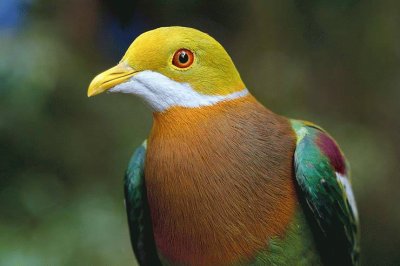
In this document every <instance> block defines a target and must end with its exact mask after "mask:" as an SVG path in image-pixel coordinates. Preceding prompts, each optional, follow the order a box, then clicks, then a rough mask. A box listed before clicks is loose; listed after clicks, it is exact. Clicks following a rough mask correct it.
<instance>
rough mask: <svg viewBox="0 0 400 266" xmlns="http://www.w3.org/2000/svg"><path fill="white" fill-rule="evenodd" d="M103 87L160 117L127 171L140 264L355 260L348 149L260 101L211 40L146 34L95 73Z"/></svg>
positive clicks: (174, 32) (96, 84)
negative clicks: (138, 100)
mask: <svg viewBox="0 0 400 266" xmlns="http://www.w3.org/2000/svg"><path fill="white" fill-rule="evenodd" d="M266 89H268V88H266ZM102 92H111V93H125V94H133V95H135V96H137V97H139V98H141V99H142V100H143V101H144V102H145V104H147V105H148V107H149V109H150V110H151V112H152V114H153V124H152V128H151V130H150V133H149V136H148V137H147V138H146V140H145V141H144V142H143V143H142V144H141V145H140V146H139V147H138V148H137V149H136V150H135V151H134V153H133V155H132V157H131V159H130V162H129V165H128V169H127V171H126V174H125V179H124V192H125V203H126V204H125V205H126V211H127V218H128V225H129V229H130V239H131V244H132V247H133V251H134V254H135V256H136V259H137V261H138V263H139V264H140V265H151V266H153V265H190V266H191V265H359V263H360V259H359V257H360V246H359V241H360V240H359V239H360V237H359V235H360V234H359V218H358V211H357V206H356V202H355V198H354V195H353V191H352V186H351V180H350V171H349V164H348V161H347V160H346V158H345V157H344V154H343V152H342V151H341V149H340V147H339V146H338V144H337V143H336V141H335V140H334V139H333V138H332V137H331V136H330V135H329V133H327V132H326V131H325V130H324V129H322V128H321V127H319V126H317V125H315V124H313V123H311V122H307V121H305V120H296V119H290V118H286V117H284V116H281V115H278V114H275V113H274V112H272V111H271V110H269V109H268V108H267V107H265V106H264V105H263V104H261V103H260V102H259V101H258V100H257V99H256V98H255V97H254V96H253V95H252V94H251V93H250V92H249V90H248V88H247V87H246V86H245V84H244V82H243V81H242V78H241V76H240V74H239V72H238V70H237V69H236V67H235V65H234V63H233V61H232V59H231V57H230V56H229V54H228V53H227V52H226V50H225V49H224V48H223V46H222V45H221V44H220V43H219V42H218V41H216V40H215V39H214V38H213V37H211V36H210V35H208V34H206V33H204V32H202V31H199V30H197V29H193V28H188V27H181V26H171V27H161V28H156V29H153V30H150V31H147V32H145V33H142V34H141V35H140V36H138V37H137V38H136V39H135V40H134V41H133V43H132V44H131V45H130V46H129V48H128V50H127V51H126V53H125V55H124V56H123V58H122V59H121V61H120V62H119V63H118V64H117V65H116V66H114V67H112V68H110V69H109V70H106V71H104V72H102V73H100V74H99V75H97V76H96V77H95V78H94V79H93V80H92V81H91V83H90V85H89V88H88V91H87V94H88V96H89V97H90V96H94V95H97V94H100V93H102Z"/></svg>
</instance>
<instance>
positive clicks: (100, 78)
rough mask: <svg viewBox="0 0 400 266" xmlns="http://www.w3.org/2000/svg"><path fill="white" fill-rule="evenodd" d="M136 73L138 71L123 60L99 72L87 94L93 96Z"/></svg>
mask: <svg viewBox="0 0 400 266" xmlns="http://www.w3.org/2000/svg"><path fill="white" fill-rule="evenodd" d="M135 73H137V71H135V70H134V69H133V68H131V67H130V66H129V65H128V64H127V63H125V62H121V63H119V64H118V65H116V66H115V67H112V68H110V69H108V70H106V71H104V72H102V73H100V74H98V75H97V76H96V77H95V78H94V79H93V80H92V82H91V83H90V85H89V88H88V91H87V95H88V97H91V96H94V95H97V94H100V93H102V92H104V91H107V90H109V89H111V88H113V87H115V86H116V85H118V84H121V83H123V82H125V81H127V80H128V79H129V78H130V77H132V76H133V75H135Z"/></svg>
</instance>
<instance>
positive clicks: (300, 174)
mask: <svg viewBox="0 0 400 266" xmlns="http://www.w3.org/2000/svg"><path fill="white" fill-rule="evenodd" d="M292 126H293V129H294V130H295V132H296V134H297V147H296V151H295V157H294V165H295V171H296V180H297V184H298V188H299V195H300V200H301V201H302V203H303V204H304V206H307V207H306V208H305V209H306V215H307V217H308V220H309V222H310V224H311V225H312V228H313V233H314V236H315V238H316V240H317V243H318V244H317V245H318V247H319V248H320V252H321V256H322V259H323V261H324V263H325V264H328V265H358V264H359V226H358V214H357V207H356V204H355V201H354V197H353V192H352V189H351V184H350V179H349V171H348V166H347V164H346V160H345V158H344V156H343V153H342V152H341V151H340V149H339V147H338V146H337V144H336V143H335V141H334V140H333V139H332V138H331V137H330V136H329V135H328V134H327V133H326V132H325V131H323V130H322V129H321V128H319V127H317V126H315V125H313V124H311V123H308V122H302V121H296V120H293V121H292Z"/></svg>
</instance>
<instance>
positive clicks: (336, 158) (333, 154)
mask: <svg viewBox="0 0 400 266" xmlns="http://www.w3.org/2000/svg"><path fill="white" fill-rule="evenodd" d="M317 144H318V147H319V148H320V149H321V150H322V152H323V153H324V154H325V155H326V156H327V157H328V158H329V161H330V163H331V165H332V166H333V167H334V168H335V171H336V172H338V173H339V174H342V175H345V174H346V162H345V159H344V157H343V154H342V152H341V151H340V150H339V148H338V146H337V144H336V143H335V141H333V140H332V138H330V137H329V136H328V135H327V134H324V133H322V132H321V133H320V134H318V137H317Z"/></svg>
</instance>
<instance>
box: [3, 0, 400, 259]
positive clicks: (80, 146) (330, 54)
mask: <svg viewBox="0 0 400 266" xmlns="http://www.w3.org/2000/svg"><path fill="white" fill-rule="evenodd" d="M168 25H182V26H192V27H195V28H198V29H201V30H203V31H205V32H208V33H210V34H211V35H213V36H214V37H215V38H216V39H217V40H219V41H220V42H221V43H222V44H223V45H224V47H225V48H226V49H227V50H228V52H229V53H230V54H231V56H232V58H233V60H234V61H235V63H236V66H237V68H238V69H239V71H240V73H241V75H242V78H243V80H244V81H245V83H246V85H247V87H248V88H249V89H250V90H251V91H252V92H253V94H254V95H255V96H256V97H257V98H258V99H259V100H260V101H261V102H262V103H264V104H265V105H266V106H268V107H269V108H270V109H272V110H273V111H275V112H277V113H280V114H283V115H286V116H289V117H293V118H302V119H307V120H310V121H314V122H315V123H317V124H319V125H321V126H323V127H324V128H325V129H327V130H328V131H329V132H330V133H331V134H332V135H333V136H334V137H335V138H336V139H337V141H338V142H339V143H340V144H341V146H342V148H343V150H344V152H345V153H346V155H347V157H348V159H349V160H350V162H351V166H352V177H353V187H354V190H355V195H356V198H357V200H358V206H359V212H360V216H361V229H362V260H363V264H364V265H400V252H399V247H400V226H399V225H400V207H399V205H398V204H399V202H400V196H399V194H400V193H399V192H398V190H399V187H400V178H399V173H400V167H399V158H400V144H399V135H400V133H399V132H400V119H399V114H400V104H399V103H400V68H399V67H400V64H399V57H400V31H399V25H400V2H399V1H394V0H392V1H390V0H383V1H357V0H335V1H332V0H304V1H301V0H297V1H288V0H281V1H232V0H224V1H200V0H186V1H179V0H174V1H165V0H153V1H123V0H119V1H112V0H109V1H107V0H103V1H100V0H98V1H97V0H72V1H39V0H0V213H1V216H0V264H1V265H133V264H134V262H133V260H134V257H133V254H132V251H131V247H130V242H129V237H128V226H127V223H126V217H125V210H124V204H123V190H122V186H123V184H122V180H123V173H124V170H125V167H126V165H127V162H128V159H129V157H130V155H131V153H132V152H133V149H134V148H135V147H136V146H137V145H139V144H140V143H141V142H142V141H143V140H144V139H145V138H146V135H147V133H148V132H149V129H150V126H151V120H152V116H151V113H150V111H149V110H148V109H147V108H146V107H145V106H144V104H143V103H142V102H141V101H140V100H138V99H136V98H134V97H131V96H128V95H112V94H109V95H103V96H99V97H95V98H90V99H88V98H87V97H86V89H87V86H88V84H89V82H90V81H91V79H92V78H93V77H94V75H95V74H97V73H99V72H100V71H102V70H105V69H106V68H109V67H110V66H112V65H114V64H116V63H117V62H118V61H119V60H120V58H121V57H122V55H123V53H124V51H125V50H126V48H127V47H128V45H129V44H130V43H131V41H132V40H133V39H134V38H135V37H136V36H138V35H139V34H140V33H142V32H144V31H147V30H149V29H152V28H155V27H159V26H168Z"/></svg>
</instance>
